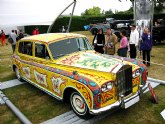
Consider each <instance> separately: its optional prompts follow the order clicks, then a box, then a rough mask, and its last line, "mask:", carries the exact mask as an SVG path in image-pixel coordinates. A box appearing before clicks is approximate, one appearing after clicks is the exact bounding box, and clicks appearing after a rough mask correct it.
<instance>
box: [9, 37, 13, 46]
mask: <svg viewBox="0 0 165 124" xmlns="http://www.w3.org/2000/svg"><path fill="white" fill-rule="evenodd" d="M8 42H9V43H10V44H12V43H13V42H14V41H13V39H12V38H11V37H10V36H9V37H8Z"/></svg>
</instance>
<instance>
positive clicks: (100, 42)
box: [93, 29, 105, 54]
mask: <svg viewBox="0 0 165 124" xmlns="http://www.w3.org/2000/svg"><path fill="white" fill-rule="evenodd" d="M104 44H105V36H104V33H103V29H99V30H98V33H97V34H96V35H95V36H94V39H93V45H94V49H95V51H96V52H99V53H101V54H103V53H104V50H103V47H104Z"/></svg>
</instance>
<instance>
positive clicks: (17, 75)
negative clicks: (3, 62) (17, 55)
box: [15, 67, 23, 81]
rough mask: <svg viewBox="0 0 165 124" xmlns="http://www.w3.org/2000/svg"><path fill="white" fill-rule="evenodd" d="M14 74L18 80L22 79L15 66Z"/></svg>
mask: <svg viewBox="0 0 165 124" xmlns="http://www.w3.org/2000/svg"><path fill="white" fill-rule="evenodd" d="M15 74H16V77H17V79H18V80H19V81H23V79H22V78H21V75H20V72H19V69H18V68H17V67H16V68H15Z"/></svg>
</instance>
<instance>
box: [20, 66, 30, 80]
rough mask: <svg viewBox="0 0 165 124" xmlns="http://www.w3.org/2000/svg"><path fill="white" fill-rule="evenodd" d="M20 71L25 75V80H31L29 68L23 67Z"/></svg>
mask: <svg viewBox="0 0 165 124" xmlns="http://www.w3.org/2000/svg"><path fill="white" fill-rule="evenodd" d="M22 70H23V73H24V74H25V76H26V77H27V78H29V79H31V75H30V68H29V67H23V68H22Z"/></svg>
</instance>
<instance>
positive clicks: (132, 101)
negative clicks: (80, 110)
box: [89, 86, 142, 115]
mask: <svg viewBox="0 0 165 124" xmlns="http://www.w3.org/2000/svg"><path fill="white" fill-rule="evenodd" d="M141 94H142V86H140V87H139V91H138V92H136V94H134V95H133V96H131V97H129V98H127V99H124V97H123V96H121V98H120V99H121V100H119V101H117V102H115V103H113V104H111V105H109V106H106V107H103V108H100V109H97V110H94V109H93V110H90V111H89V112H90V114H92V115H97V114H100V113H102V112H105V111H107V110H111V109H113V108H116V107H121V108H125V109H126V108H128V107H130V106H132V105H133V104H135V103H137V102H138V101H139V100H140V95H141ZM129 102H130V104H128V103H129Z"/></svg>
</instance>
